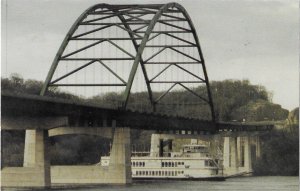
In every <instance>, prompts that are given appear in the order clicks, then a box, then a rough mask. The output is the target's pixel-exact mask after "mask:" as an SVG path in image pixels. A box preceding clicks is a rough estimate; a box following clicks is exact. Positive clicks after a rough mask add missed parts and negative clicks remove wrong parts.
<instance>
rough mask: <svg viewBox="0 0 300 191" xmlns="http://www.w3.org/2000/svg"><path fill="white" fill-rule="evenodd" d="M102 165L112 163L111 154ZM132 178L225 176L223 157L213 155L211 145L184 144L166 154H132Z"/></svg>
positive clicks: (207, 178) (219, 178)
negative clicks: (178, 150)
mask: <svg viewBox="0 0 300 191" xmlns="http://www.w3.org/2000/svg"><path fill="white" fill-rule="evenodd" d="M99 164H100V165H101V166H108V165H109V156H102V157H101V160H100V163H99ZM131 169H132V178H133V179H135V180H151V179H152V180H154V179H168V180H177V179H180V180H225V178H224V176H223V170H222V168H221V159H217V158H213V157H212V156H211V155H210V153H209V149H208V146H206V145H201V144H188V145H183V146H182V148H181V151H180V152H169V153H167V154H166V153H165V155H164V156H151V154H150V155H148V156H136V155H135V153H134V152H133V153H132V157H131Z"/></svg>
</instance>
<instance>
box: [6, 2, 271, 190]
mask: <svg viewBox="0 0 300 191" xmlns="http://www.w3.org/2000/svg"><path fill="white" fill-rule="evenodd" d="M95 71H97V73H95ZM103 74H109V75H110V77H107V76H105V75H103ZM125 79H127V80H125ZM57 87H59V88H64V87H65V88H67V91H69V92H73V93H74V92H75V93H78V94H82V93H85V94H87V95H89V96H91V95H92V94H93V93H99V92H100V93H103V92H105V90H106V91H107V92H111V91H115V92H119V94H120V95H121V100H118V101H119V102H120V104H118V106H117V107H104V106H103V105H95V104H89V103H84V102H83V103H81V102H78V101H71V100H64V99H59V98H51V97H48V96H47V93H49V92H51V91H53V89H54V90H55V88H57ZM198 87H202V89H201V91H199V90H198V89H197V88H198ZM68 88H69V89H68ZM95 88H96V89H95ZM141 91H145V92H147V95H148V98H147V104H148V105H147V106H148V107H149V108H150V109H149V108H148V109H147V112H145V111H133V110H132V107H131V106H130V104H131V97H130V96H132V94H133V93H132V92H141ZM180 91H181V92H183V91H184V92H185V93H189V94H190V95H191V96H193V101H194V102H191V103H185V104H184V105H185V106H187V107H188V106H193V107H195V106H196V107H197V105H202V106H203V105H204V108H205V107H206V108H208V111H209V119H207V118H201V117H202V116H201V114H199V116H198V118H192V117H187V116H179V115H177V114H175V115H172V114H168V115H167V114H162V113H161V112H160V110H161V109H162V105H164V104H165V105H172V104H176V103H174V100H172V99H170V97H168V96H170V95H176V92H180ZM1 99H2V105H1V107H2V114H1V115H2V121H1V126H2V129H3V130H26V137H25V151H24V165H23V167H9V168H4V169H2V172H1V173H2V186H8V187H49V186H51V183H58V184H67V183H69V184H76V183H81V184H99V183H106V184H109V183H112V184H121V183H130V182H131V168H130V156H131V154H130V153H131V151H130V129H140V130H155V131H156V132H157V133H158V134H160V135H159V136H162V135H165V137H166V136H167V135H166V134H168V135H169V136H170V135H172V136H171V137H169V139H173V138H174V137H176V136H178V135H180V136H182V137H184V136H186V137H200V136H205V135H213V134H219V133H221V132H225V134H224V136H225V138H224V152H226V154H225V153H224V157H225V156H226V157H225V158H224V165H225V166H227V167H228V168H229V167H230V169H231V170H232V168H234V170H233V171H235V172H237V171H238V165H237V163H238V158H241V157H242V156H240V155H241V154H240V153H241V151H240V149H239V148H240V147H241V144H243V145H244V147H243V148H244V150H243V153H244V154H245V156H243V158H245V160H244V161H246V162H245V164H246V166H245V168H247V171H251V149H250V147H251V140H250V138H249V136H248V134H249V132H252V133H254V135H255V136H256V135H257V132H265V131H269V130H271V129H272V128H273V124H271V123H265V124H264V123H252V124H249V123H236V122H217V121H216V117H215V111H214V105H213V100H212V95H211V92H210V86H209V79H208V75H207V71H206V66H205V60H204V58H203V55H202V51H201V48H200V43H199V40H198V36H197V33H196V30H195V27H194V25H193V23H192V21H191V18H190V16H189V15H188V13H187V12H186V10H185V9H184V8H183V7H182V6H181V5H179V4H177V3H168V4H151V5H136V4H135V5H109V4H97V5H94V6H92V7H90V8H88V9H87V10H86V11H85V12H83V13H82V14H81V15H80V16H79V18H78V19H77V20H76V21H75V23H74V24H73V25H72V26H71V28H70V30H69V32H68V33H67V35H66V37H65V38H64V40H63V42H62V44H61V46H60V48H59V50H58V52H57V54H56V56H55V58H54V60H53V63H52V65H51V67H50V70H49V72H48V75H47V77H46V80H45V82H44V85H43V87H42V90H41V93H40V95H39V96H37V95H15V94H12V93H9V92H2V95H1ZM179 100H180V99H179ZM177 104H178V103H177ZM149 110H151V111H149ZM175 113H176V112H175ZM206 117H207V116H206ZM65 134H92V135H99V136H104V137H112V139H113V146H112V151H111V158H110V166H109V168H108V169H103V168H102V167H99V166H71V167H67V166H54V167H51V165H50V162H49V156H48V154H47V148H48V138H49V136H56V135H65ZM241 137H244V138H243V141H240V140H241ZM160 139H161V138H158V139H155V140H153V145H155V144H157V143H158V140H160ZM257 142H259V141H257ZM258 145H259V144H258V143H257V144H256V147H257V150H259V146H258ZM230 153H233V154H230Z"/></svg>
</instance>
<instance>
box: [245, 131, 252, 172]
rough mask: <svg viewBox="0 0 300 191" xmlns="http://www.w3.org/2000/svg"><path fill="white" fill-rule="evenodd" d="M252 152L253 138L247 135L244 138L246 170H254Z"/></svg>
mask: <svg viewBox="0 0 300 191" xmlns="http://www.w3.org/2000/svg"><path fill="white" fill-rule="evenodd" d="M251 155H252V153H251V140H250V137H249V136H247V137H245V139H244V160H245V162H244V164H245V171H246V172H252V156H251Z"/></svg>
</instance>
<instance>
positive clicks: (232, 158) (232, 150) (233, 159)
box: [230, 137, 238, 173]
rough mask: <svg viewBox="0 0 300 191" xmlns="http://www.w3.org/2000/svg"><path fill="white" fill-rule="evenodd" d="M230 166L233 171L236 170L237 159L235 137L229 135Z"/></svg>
mask: <svg viewBox="0 0 300 191" xmlns="http://www.w3.org/2000/svg"><path fill="white" fill-rule="evenodd" d="M230 167H231V170H232V171H233V172H234V173H236V172H237V170H238V169H237V168H238V159H237V138H236V137H230Z"/></svg>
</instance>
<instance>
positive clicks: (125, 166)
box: [106, 128, 132, 184]
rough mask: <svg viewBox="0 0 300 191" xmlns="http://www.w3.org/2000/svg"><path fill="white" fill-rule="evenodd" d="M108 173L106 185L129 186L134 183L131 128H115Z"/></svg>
mask: <svg viewBox="0 0 300 191" xmlns="http://www.w3.org/2000/svg"><path fill="white" fill-rule="evenodd" d="M108 171H109V176H108V177H107V180H106V183H113V184H127V183H131V182H132V176H131V146H130V129H129V128H115V132H114V137H113V145H112V150H111V153H110V161H109V167H108Z"/></svg>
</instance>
